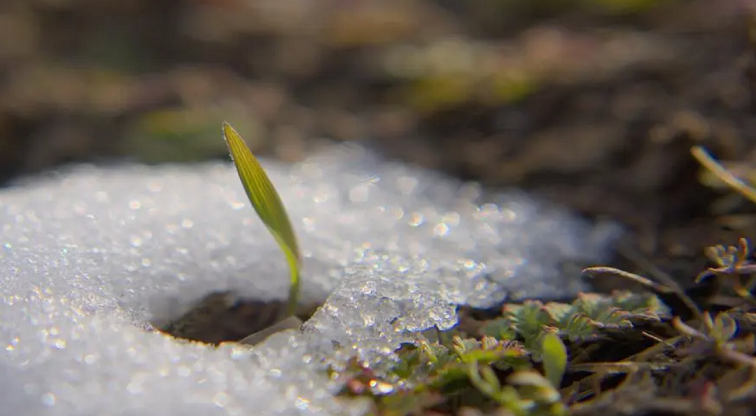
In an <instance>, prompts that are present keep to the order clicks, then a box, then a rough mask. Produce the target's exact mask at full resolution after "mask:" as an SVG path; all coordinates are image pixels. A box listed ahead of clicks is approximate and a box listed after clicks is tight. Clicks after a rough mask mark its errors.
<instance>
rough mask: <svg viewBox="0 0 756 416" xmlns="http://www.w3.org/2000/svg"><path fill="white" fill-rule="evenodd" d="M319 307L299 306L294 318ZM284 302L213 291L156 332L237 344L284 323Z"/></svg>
mask: <svg viewBox="0 0 756 416" xmlns="http://www.w3.org/2000/svg"><path fill="white" fill-rule="evenodd" d="M318 306H319V305H309V306H308V305H304V306H300V308H299V310H298V311H297V314H296V316H297V317H298V318H299V319H301V320H302V321H306V320H308V319H310V317H311V316H312V314H313V313H314V312H315V309H317V307H318ZM285 310H286V302H285V301H283V300H259V299H245V298H240V297H238V296H236V295H235V294H234V293H233V292H213V293H210V294H209V295H206V296H205V297H203V298H201V299H200V300H198V301H197V302H195V304H194V305H193V306H192V307H191V308H190V309H189V310H188V311H187V312H185V313H184V314H183V315H181V316H179V317H177V318H175V319H172V320H170V321H169V322H168V323H166V324H155V325H156V326H157V327H158V329H159V330H160V331H162V332H164V333H166V334H169V335H172V336H174V337H176V338H181V339H187V340H191V341H199V342H204V343H207V344H220V343H221V342H233V341H240V340H242V339H244V338H246V337H247V336H249V335H252V334H254V333H257V332H259V331H263V330H265V329H267V328H270V327H271V326H273V325H275V324H276V323H278V322H280V321H281V320H283V319H284V318H285V317H286V316H285Z"/></svg>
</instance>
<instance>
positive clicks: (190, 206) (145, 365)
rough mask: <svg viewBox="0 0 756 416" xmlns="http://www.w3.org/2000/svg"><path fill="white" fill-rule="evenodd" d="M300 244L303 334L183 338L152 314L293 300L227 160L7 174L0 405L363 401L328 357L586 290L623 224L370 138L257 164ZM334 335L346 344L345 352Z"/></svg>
mask: <svg viewBox="0 0 756 416" xmlns="http://www.w3.org/2000/svg"><path fill="white" fill-rule="evenodd" d="M263 164H264V166H265V167H266V169H267V170H268V172H269V174H270V176H271V179H272V180H273V182H274V183H275V184H276V186H277V188H278V189H279V191H280V193H281V197H282V199H283V201H284V203H285V204H286V206H287V207H288V209H289V213H290V216H291V217H292V220H293V222H294V226H295V228H296V229H297V231H298V234H299V236H300V243H301V247H302V251H303V254H304V269H303V279H304V285H303V289H304V292H305V293H304V298H305V299H308V298H309V299H310V300H323V299H325V298H326V297H328V299H327V301H326V303H325V305H324V306H323V307H322V308H321V309H320V310H319V311H318V312H317V313H316V314H315V316H314V317H313V318H312V319H311V320H310V321H308V322H307V323H306V324H305V330H304V332H301V333H300V332H296V331H291V332H286V333H282V334H277V335H274V336H273V337H271V338H269V339H268V340H267V341H266V342H265V343H263V344H261V345H260V346H258V347H255V348H254V349H249V348H247V347H242V346H229V345H226V346H221V347H219V348H215V347H210V346H205V345H200V344H193V343H187V342H182V341H178V340H175V339H172V338H170V337H168V336H165V335H162V334H160V333H158V332H156V331H154V330H153V329H152V326H151V323H152V322H157V321H164V320H166V319H168V318H171V317H176V316H178V314H179V313H181V312H182V311H183V310H185V309H186V308H187V306H188V305H189V304H191V303H192V302H194V301H195V300H196V299H198V298H200V297H202V296H204V295H206V294H208V293H210V292H213V291H222V290H232V291H236V292H238V293H240V294H241V295H243V296H247V297H253V298H260V299H273V298H276V299H281V298H284V297H285V296H286V294H287V285H288V277H287V276H288V273H287V270H286V267H287V266H286V262H285V261H284V258H283V255H282V254H281V253H280V252H279V249H278V247H277V245H276V244H275V242H274V241H273V239H272V238H271V237H270V235H269V234H268V233H267V232H266V230H265V229H264V226H263V225H262V224H261V222H260V221H259V220H258V218H257V217H256V216H255V214H254V212H253V210H252V209H251V208H250V206H249V203H248V202H247V201H246V197H245V195H244V191H243V189H242V187H241V184H240V182H239V180H238V178H237V176H236V172H235V170H234V169H233V167H232V166H231V165H230V164H225V163H224V164H220V163H218V164H203V165H197V166H163V167H145V166H130V165H127V166H120V167H111V168H98V167H92V166H79V167H76V168H72V169H69V170H67V171H65V172H62V173H58V174H56V175H52V176H50V177H46V178H37V179H34V180H31V181H27V182H25V183H19V184H18V185H17V186H15V187H12V188H8V189H5V190H2V191H0V224H1V225H2V234H0V237H1V238H2V240H1V241H0V244H2V247H0V260H2V263H1V264H2V265H1V266H0V299H1V301H0V347H1V349H0V379H2V380H3V388H2V389H0V408H2V409H3V410H4V411H5V412H8V414H23V415H37V414H40V415H41V414H49V415H71V414H76V415H144V414H150V415H195V414H196V415H203V416H205V415H234V414H255V415H266V414H359V413H361V412H362V411H364V410H365V407H364V404H363V403H358V402H342V401H337V400H335V399H334V397H333V394H334V392H336V391H337V389H338V387H339V386H338V385H337V384H334V382H331V381H329V380H327V379H326V377H325V375H324V373H323V372H322V371H321V370H322V369H323V368H324V366H325V365H326V364H328V363H334V364H338V363H339V362H342V361H341V360H343V359H344V357H346V356H348V355H350V354H353V353H358V354H361V355H362V356H363V357H364V358H365V359H370V360H374V361H375V362H379V361H380V360H381V357H390V355H391V353H392V351H393V350H394V349H395V348H396V347H397V346H398V345H399V343H400V342H402V341H405V340H411V339H413V336H414V335H413V333H414V332H415V331H422V330H424V329H427V328H430V327H433V326H434V325H435V326H438V327H439V328H441V329H445V328H450V327H452V326H453V325H454V324H455V323H456V319H457V318H456V315H455V309H454V305H455V304H471V305H474V306H487V305H491V304H493V303H494V302H498V301H501V300H502V299H504V298H505V297H506V296H517V297H524V296H536V297H554V296H569V295H572V294H574V293H575V292H576V291H578V290H581V289H582V285H581V283H580V281H579V280H578V279H577V276H575V275H574V274H572V275H565V274H564V273H563V272H562V271H561V269H560V262H562V261H564V260H569V259H574V258H583V259H586V260H595V261H598V260H600V259H601V257H602V256H603V255H604V254H605V251H606V248H605V247H606V243H607V241H608V239H609V238H610V237H611V236H612V234H613V232H612V231H611V230H609V229H607V228H592V227H589V226H588V225H586V224H584V223H581V222H579V221H577V220H576V219H574V218H573V217H572V216H571V215H570V214H569V213H567V212H564V211H562V210H559V209H556V208H553V207H551V208H547V207H545V206H544V205H542V204H539V203H537V202H536V201H532V200H531V199H530V198H528V197H527V196H526V195H523V194H522V193H518V192H507V193H490V194H486V193H484V192H483V191H482V190H481V188H480V187H479V186H478V185H475V184H466V183H461V182H458V181H455V180H452V179H449V178H445V177H443V176H441V175H439V174H436V173H432V172H427V171H422V170H418V169H415V168H412V167H409V166H405V165H402V164H399V163H392V162H387V161H383V160H381V159H379V158H377V157H375V156H373V155H372V154H370V153H369V152H367V151H365V150H363V149H360V148H351V149H350V150H349V151H343V149H341V150H340V151H334V152H331V153H328V154H326V155H321V156H319V157H314V158H312V159H310V160H307V161H305V162H302V163H299V164H296V165H284V164H278V163H273V162H264V163H263ZM334 346H338V352H336V351H335V350H334V348H335V347H334Z"/></svg>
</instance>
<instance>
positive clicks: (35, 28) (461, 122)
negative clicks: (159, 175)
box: [0, 0, 756, 258]
mask: <svg viewBox="0 0 756 416" xmlns="http://www.w3.org/2000/svg"><path fill="white" fill-rule="evenodd" d="M753 3H754V1H753V0H569V1H568V0H464V1H461V0H319V1H313V0H161V1H155V0H130V1H116V0H3V1H2V2H0V183H3V184H7V183H9V181H10V180H12V179H13V178H15V177H17V176H19V175H26V174H30V173H34V172H39V171H42V170H46V169H50V168H53V167H55V166H58V165H60V164H63V163H69V162H79V161H85V162H112V161H137V162H145V163H162V162H192V161H201V160H207V159H218V158H226V157H227V156H226V149H225V145H224V143H223V141H222V140H221V135H220V126H221V122H222V121H223V120H228V121H229V122H231V123H232V124H233V125H234V126H235V127H236V128H237V129H238V130H239V131H240V133H241V134H242V135H243V136H244V137H245V138H246V139H247V141H248V142H249V145H250V146H251V147H252V148H253V150H254V151H255V152H257V153H258V155H263V156H268V157H275V158H278V159H282V160H287V161H296V160H300V159H302V158H303V157H305V156H306V155H308V154H309V153H311V152H313V151H316V150H317V149H319V148H321V147H323V146H324V145H327V144H329V143H333V142H365V143H367V144H368V145H369V146H371V147H373V148H375V149H376V150H378V151H379V152H381V153H383V154H385V155H386V156H387V157H391V158H398V159H401V160H405V161H408V162H410V163H414V164H418V165H421V166H425V167H429V168H433V169H439V170H442V171H444V172H447V173H449V174H452V175H455V176H458V177H461V178H464V179H474V180H480V181H482V182H483V183H484V184H487V185H490V186H494V187H496V186H517V187H522V188H525V189H528V190H530V191H532V192H534V193H536V194H539V195H541V196H543V197H545V198H548V199H550V200H553V201H555V202H558V203H561V204H566V205H568V206H569V207H571V208H573V209H575V210H576V211H578V212H580V213H582V214H585V215H586V216H589V217H591V218H600V217H608V218H611V219H614V220H618V221H620V222H622V223H623V224H625V225H627V226H628V227H629V228H630V229H631V230H633V232H634V234H633V235H634V238H635V240H636V243H637V245H638V246H639V247H641V249H642V251H643V252H644V253H648V255H655V254H658V253H665V255H666V256H667V258H669V257H670V256H672V257H675V258H679V257H685V256H692V255H699V254H700V248H701V247H702V245H703V244H707V243H709V240H717V241H718V239H721V238H729V236H730V235H729V234H727V233H733V234H734V235H738V236H739V235H745V236H748V235H750V234H748V233H749V232H751V231H750V230H753V229H756V226H754V225H755V224H756V222H750V223H749V222H743V221H746V220H748V218H750V217H748V216H747V215H745V216H743V215H740V214H743V213H746V214H747V213H748V212H749V211H748V210H749V208H747V207H746V206H745V205H744V204H738V202H737V201H735V202H732V201H730V202H727V203H725V202H722V200H721V198H722V193H721V192H718V191H716V190H713V189H711V188H710V187H707V186H705V185H703V184H702V183H701V182H700V181H699V179H698V173H699V169H698V165H697V164H696V162H695V161H694V160H693V159H692V158H691V157H690V152H689V150H690V147H691V146H692V145H694V144H702V145H704V146H706V147H707V148H708V149H710V150H712V151H713V152H714V153H715V154H716V155H717V156H718V157H720V158H723V159H726V160H734V161H738V162H741V163H743V162H748V161H750V160H752V159H753V158H754V155H756V152H754V142H755V141H754V140H753V137H754V135H755V134H756V117H754V99H753V98H754V97H753V92H754V80H756V71H754V66H753V64H754V58H755V57H756V55H755V53H756V48H754V46H753V43H752V40H753V38H754V37H755V35H756V30H754V29H753V27H752V20H753V16H752V9H753V8H754V4H753ZM727 204H729V205H727ZM723 207H724V208H723ZM718 210H719V211H718ZM722 210H724V211H722ZM724 214H727V217H726V219H727V221H726V222H725V223H722V222H721V221H720V222H713V220H712V219H713V218H716V219H717V221H719V219H721V218H723V215H724ZM733 214H738V215H740V216H738V217H736V219H738V220H739V221H741V222H737V221H735V220H733V218H735V217H733ZM743 218H745V220H744V219H743ZM733 224H735V225H733ZM722 233H724V234H722ZM723 236H724V237H723ZM731 243H734V241H732V242H731Z"/></svg>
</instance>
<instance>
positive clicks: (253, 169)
mask: <svg viewBox="0 0 756 416" xmlns="http://www.w3.org/2000/svg"><path fill="white" fill-rule="evenodd" d="M223 137H224V138H225V139H226V144H227V145H228V149H229V151H230V153H231V159H233V161H234V164H235V165H236V170H237V172H238V173H239V178H240V179H241V182H242V185H244V191H245V192H246V193H247V197H248V198H249V201H250V202H251V203H252V207H253V208H254V209H255V211H256V212H257V215H258V216H259V217H260V219H261V220H262V222H263V223H264V224H265V226H266V227H267V228H268V231H270V233H271V234H272V235H273V237H274V238H275V239H276V242H278V245H279V246H280V247H281V250H282V251H283V252H284V254H285V255H286V260H287V262H288V263H289V269H290V271H291V289H290V292H289V305H288V310H287V312H288V314H289V315H294V313H295V312H296V307H297V303H298V300H299V266H300V253H299V246H298V244H297V238H296V236H295V234H294V228H293V227H292V226H291V222H290V221H289V216H288V215H287V214H286V209H284V206H283V202H281V197H279V196H278V192H276V189H275V187H274V186H273V184H272V183H271V181H270V179H268V175H267V174H266V173H265V170H264V169H263V168H262V166H260V162H258V161H257V158H255V156H254V155H253V154H252V151H251V150H249V147H247V145H246V143H245V142H244V139H242V137H241V136H240V135H239V133H237V132H236V130H234V128H233V127H231V125H230V124H228V123H227V122H224V123H223Z"/></svg>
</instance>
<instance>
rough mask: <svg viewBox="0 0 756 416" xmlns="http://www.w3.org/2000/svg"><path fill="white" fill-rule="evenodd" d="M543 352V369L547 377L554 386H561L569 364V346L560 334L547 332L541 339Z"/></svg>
mask: <svg viewBox="0 0 756 416" xmlns="http://www.w3.org/2000/svg"><path fill="white" fill-rule="evenodd" d="M541 354H542V359H543V371H544V373H546V378H547V379H548V380H549V381H550V382H551V384H552V385H553V386H554V388H557V389H558V388H559V385H560V384H561V383H562V376H563V375H564V369H565V367H566V366H567V348H565V346H564V343H562V340H561V338H559V335H557V334H555V333H553V332H546V333H545V334H544V335H543V339H542V340H541Z"/></svg>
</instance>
